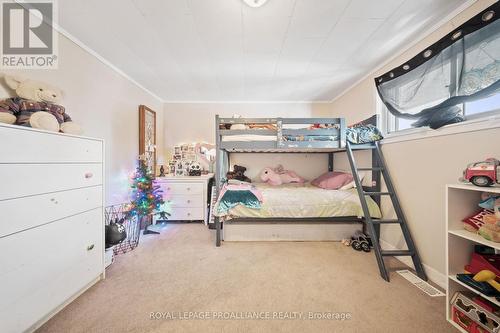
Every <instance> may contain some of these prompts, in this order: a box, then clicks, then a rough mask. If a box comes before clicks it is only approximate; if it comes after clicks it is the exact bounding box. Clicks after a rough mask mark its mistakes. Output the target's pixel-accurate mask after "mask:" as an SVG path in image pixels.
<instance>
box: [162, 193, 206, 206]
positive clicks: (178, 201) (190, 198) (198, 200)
mask: <svg viewBox="0 0 500 333" xmlns="http://www.w3.org/2000/svg"><path fill="white" fill-rule="evenodd" d="M165 201H166V202H167V203H168V204H170V207H172V208H173V207H203V206H205V205H204V204H203V196H202V195H201V194H197V195H171V196H169V195H167V196H166V197H165Z"/></svg>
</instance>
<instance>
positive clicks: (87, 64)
mask: <svg viewBox="0 0 500 333" xmlns="http://www.w3.org/2000/svg"><path fill="white" fill-rule="evenodd" d="M3 72H4V73H7V74H19V75H22V76H24V77H28V78H32V79H36V80H42V81H45V82H48V83H50V84H53V85H55V86H58V87H60V88H61V89H63V91H64V93H65V96H64V102H63V103H62V104H63V105H64V106H65V107H66V110H67V112H68V114H70V115H71V117H72V118H73V120H74V121H75V122H78V123H80V124H81V125H82V126H83V128H84V131H85V133H84V135H85V136H91V137H98V138H104V139H105V140H106V205H111V204H117V203H122V202H126V201H127V197H128V193H129V175H130V173H131V172H132V171H133V170H134V168H135V164H136V162H135V161H136V158H137V155H138V149H139V148H138V147H139V143H138V142H139V139H138V131H139V130H138V106H139V105H140V104H145V105H147V106H149V107H150V108H152V109H153V110H156V111H157V117H158V120H157V128H158V138H157V139H158V143H159V146H160V147H159V149H160V150H161V149H162V145H163V136H162V134H163V130H162V128H163V118H162V103H161V102H160V101H158V100H157V99H156V98H154V97H153V96H152V95H150V94H148V93H147V92H145V91H144V90H143V89H141V88H139V87H138V86H136V85H135V84H133V83H132V82H130V81H129V80H127V79H126V78H124V77H123V76H121V75H120V74H118V73H117V72H116V71H114V70H112V69H111V68H109V67H108V66H106V65H104V64H103V63H102V62H100V61H99V60H98V59H97V58H95V57H94V56H93V55H90V54H89V53H87V52H86V51H84V50H83V49H82V48H80V47H79V46H77V45H76V44H74V43H73V42H71V41H70V40H68V39H67V38H65V37H63V36H60V39H59V67H58V69H57V70H29V71H26V70H9V71H3ZM0 81H2V83H3V79H2V80H0ZM12 94H13V92H12V91H10V90H9V89H7V88H6V87H5V86H4V85H0V98H5V97H8V96H11V95H12ZM13 144H15V143H13Z"/></svg>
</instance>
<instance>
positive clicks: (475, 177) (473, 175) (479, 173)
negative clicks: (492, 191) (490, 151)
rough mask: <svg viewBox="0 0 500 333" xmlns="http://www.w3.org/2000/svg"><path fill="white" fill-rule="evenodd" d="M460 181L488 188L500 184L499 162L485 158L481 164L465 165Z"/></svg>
mask: <svg viewBox="0 0 500 333" xmlns="http://www.w3.org/2000/svg"><path fill="white" fill-rule="evenodd" d="M460 180H461V181H467V182H471V183H472V184H474V185H476V186H481V187H488V186H492V185H493V184H498V183H500V161H499V160H497V159H496V158H487V159H486V160H484V161H481V162H474V163H471V164H469V165H467V168H466V169H465V170H464V173H463V177H462V178H460Z"/></svg>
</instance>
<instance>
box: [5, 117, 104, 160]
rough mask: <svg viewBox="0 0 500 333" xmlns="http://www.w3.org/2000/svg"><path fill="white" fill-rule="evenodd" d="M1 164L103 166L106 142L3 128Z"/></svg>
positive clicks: (18, 127) (28, 129)
mask: <svg viewBox="0 0 500 333" xmlns="http://www.w3.org/2000/svg"><path fill="white" fill-rule="evenodd" d="M0 142H2V143H4V144H2V145H0V163H46V162H50V163H64V162H82V163H85V162H86V163H91V162H97V163H102V158H103V142H102V141H100V140H92V139H86V138H78V137H72V136H68V135H63V134H59V133H47V132H42V131H35V130H33V129H30V128H26V127H21V126H16V127H4V126H0Z"/></svg>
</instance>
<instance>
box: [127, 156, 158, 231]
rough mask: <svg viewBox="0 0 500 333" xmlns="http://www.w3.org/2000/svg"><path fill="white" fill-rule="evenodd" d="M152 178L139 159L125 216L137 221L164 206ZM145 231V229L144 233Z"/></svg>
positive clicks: (144, 163)
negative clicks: (134, 217)
mask: <svg viewBox="0 0 500 333" xmlns="http://www.w3.org/2000/svg"><path fill="white" fill-rule="evenodd" d="M153 180H154V176H153V174H152V173H151V171H149V170H148V168H147V166H146V162H145V161H144V160H143V159H141V158H139V160H138V165H137V169H136V171H135V174H134V176H133V177H132V185H131V187H132V197H131V202H130V204H129V205H128V207H127V216H128V217H133V216H137V217H138V219H139V221H141V220H143V219H144V218H145V217H148V216H150V215H151V214H153V213H154V212H155V211H159V210H160V207H161V206H162V205H163V204H164V201H163V197H162V191H161V190H160V186H158V185H155V184H154V182H153ZM146 231H147V228H146V230H145V232H146Z"/></svg>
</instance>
